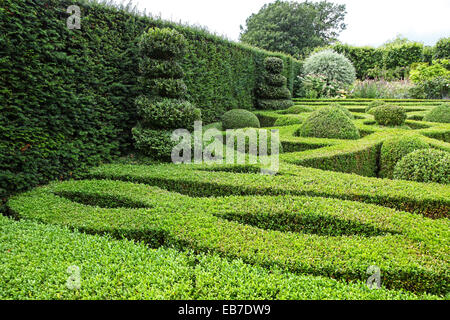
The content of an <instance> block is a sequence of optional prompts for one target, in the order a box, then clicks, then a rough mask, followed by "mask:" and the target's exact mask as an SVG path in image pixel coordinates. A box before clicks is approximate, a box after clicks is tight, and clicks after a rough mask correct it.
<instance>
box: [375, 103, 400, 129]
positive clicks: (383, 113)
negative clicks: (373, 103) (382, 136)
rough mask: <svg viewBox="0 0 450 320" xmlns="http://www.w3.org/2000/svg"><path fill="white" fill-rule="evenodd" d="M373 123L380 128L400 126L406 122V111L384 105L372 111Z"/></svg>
mask: <svg viewBox="0 0 450 320" xmlns="http://www.w3.org/2000/svg"><path fill="white" fill-rule="evenodd" d="M373 115H374V117H375V121H376V122H377V124H379V125H380V126H389V127H395V126H401V125H403V124H404V123H405V120H406V117H407V115H406V110H405V108H403V107H399V106H389V105H384V106H380V107H376V108H375V109H373Z"/></svg>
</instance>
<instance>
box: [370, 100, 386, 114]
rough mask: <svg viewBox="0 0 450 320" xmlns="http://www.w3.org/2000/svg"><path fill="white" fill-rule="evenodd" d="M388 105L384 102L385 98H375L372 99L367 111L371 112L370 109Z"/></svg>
mask: <svg viewBox="0 0 450 320" xmlns="http://www.w3.org/2000/svg"><path fill="white" fill-rule="evenodd" d="M384 105H386V102H384V101H383V100H374V101H371V102H370V103H369V105H368V106H367V107H366V113H367V112H369V111H370V110H372V109H374V108H376V107H381V106H384Z"/></svg>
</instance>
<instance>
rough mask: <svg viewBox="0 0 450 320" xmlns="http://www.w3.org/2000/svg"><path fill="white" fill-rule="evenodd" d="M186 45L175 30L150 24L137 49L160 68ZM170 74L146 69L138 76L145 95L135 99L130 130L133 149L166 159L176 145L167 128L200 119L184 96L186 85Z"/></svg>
mask: <svg viewBox="0 0 450 320" xmlns="http://www.w3.org/2000/svg"><path fill="white" fill-rule="evenodd" d="M186 45H187V42H186V39H185V38H184V36H183V35H182V34H180V33H179V32H178V31H176V30H173V29H168V28H166V29H159V28H150V29H149V30H148V31H147V32H145V33H144V34H143V35H142V36H141V37H140V40H139V49H140V50H139V52H140V54H141V55H142V59H143V60H144V61H148V59H149V58H150V59H154V58H156V59H158V60H155V66H157V65H158V62H160V61H161V65H162V67H160V68H158V69H159V70H164V68H165V67H164V66H165V65H166V64H167V63H173V64H176V63H178V61H177V60H179V59H180V57H182V56H183V54H184V51H185V47H186ZM171 76H172V77H173V76H175V75H174V73H173V72H170V70H169V71H168V73H167V74H164V73H159V74H157V75H155V74H148V73H146V74H144V75H142V76H141V77H140V79H139V80H140V81H139V82H140V83H141V84H142V86H143V88H142V92H144V93H146V95H141V96H140V97H139V98H137V99H136V107H137V110H138V114H139V115H140V116H141V119H140V121H139V122H138V125H137V127H135V128H134V129H133V131H132V133H133V138H134V140H135V141H136V144H135V146H136V149H137V150H139V151H140V152H141V153H143V154H145V155H148V156H150V157H153V158H155V159H162V160H169V159H170V156H171V154H172V148H173V147H174V146H175V145H176V144H175V143H174V142H173V141H171V132H170V130H175V129H179V128H182V129H188V128H193V127H194V121H196V120H201V112H200V110H199V109H197V108H195V107H194V106H193V105H192V104H191V103H190V102H188V101H186V100H185V99H184V98H185V96H186V89H187V88H186V85H185V84H184V81H183V79H182V78H181V77H182V74H181V73H180V74H178V75H177V76H178V78H170V77H171Z"/></svg>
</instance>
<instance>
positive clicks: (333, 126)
mask: <svg viewBox="0 0 450 320" xmlns="http://www.w3.org/2000/svg"><path fill="white" fill-rule="evenodd" d="M298 134H299V135H300V136H302V137H315V138H328V139H359V138H360V134H359V131H358V129H357V128H356V126H355V124H354V123H353V122H352V121H351V120H350V118H349V117H348V116H347V115H346V114H345V113H344V112H343V111H342V110H341V109H339V108H334V107H330V106H327V107H323V108H321V109H319V110H317V111H315V112H313V113H311V115H310V116H309V117H308V118H307V119H306V120H305V122H303V124H302V126H301V127H300V130H299V132H298Z"/></svg>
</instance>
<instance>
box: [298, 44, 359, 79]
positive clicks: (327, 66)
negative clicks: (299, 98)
mask: <svg viewBox="0 0 450 320" xmlns="http://www.w3.org/2000/svg"><path fill="white" fill-rule="evenodd" d="M303 69H304V72H305V74H307V75H323V76H324V77H325V80H326V82H327V84H329V83H331V82H333V81H336V82H337V83H339V84H340V85H350V84H352V83H353V82H354V81H355V79H356V77H355V68H354V67H353V65H352V63H351V62H350V60H348V59H347V58H346V57H345V56H344V55H341V54H339V53H337V52H334V51H332V50H324V51H320V52H318V53H315V54H313V55H311V56H310V57H308V58H307V59H306V60H305V62H304V64H303Z"/></svg>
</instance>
